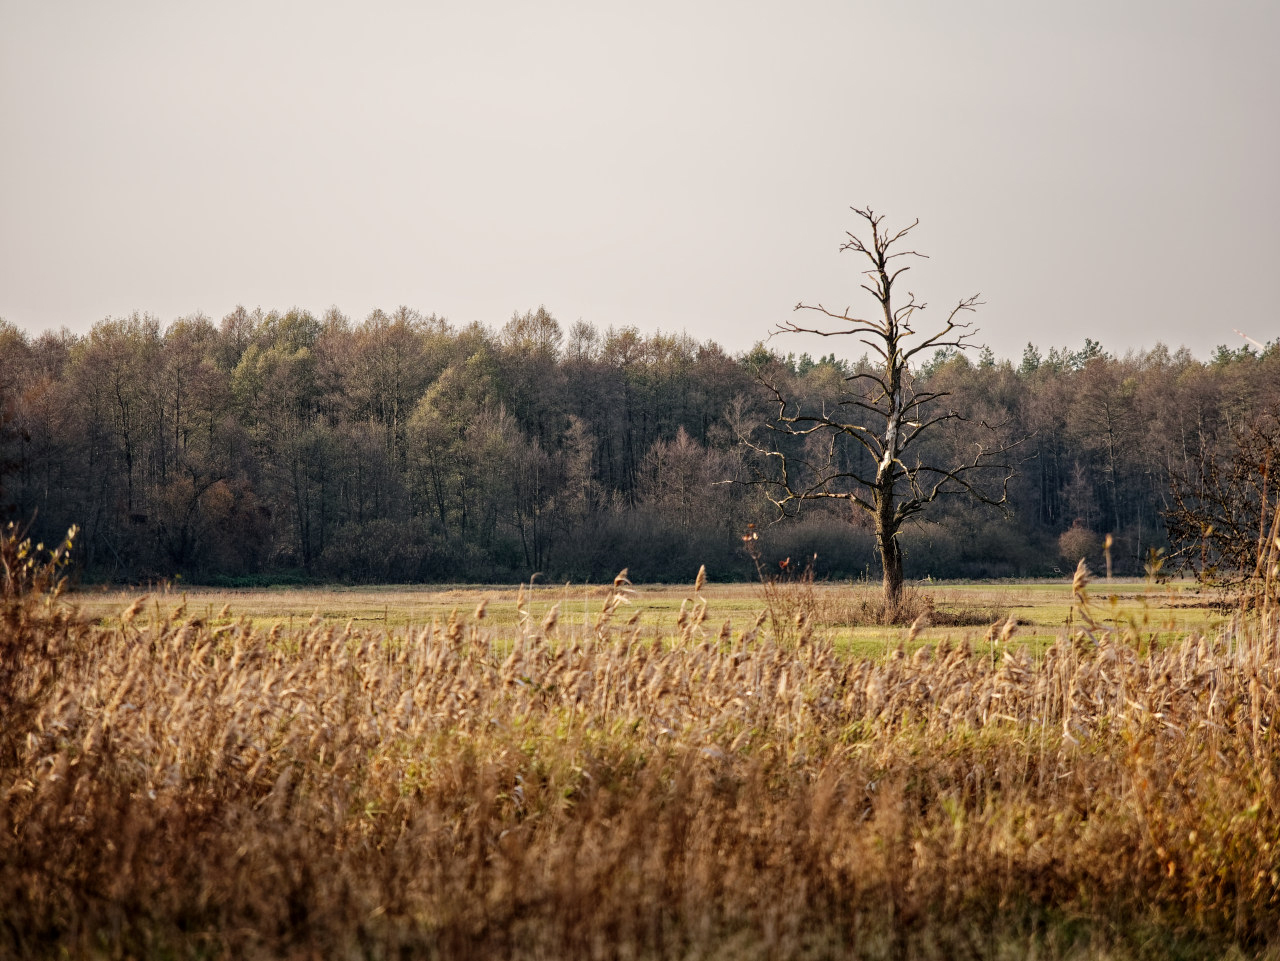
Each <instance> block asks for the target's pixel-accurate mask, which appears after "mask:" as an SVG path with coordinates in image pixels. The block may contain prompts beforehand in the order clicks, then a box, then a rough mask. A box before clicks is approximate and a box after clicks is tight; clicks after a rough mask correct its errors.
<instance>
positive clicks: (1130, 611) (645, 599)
mask: <svg viewBox="0 0 1280 961" xmlns="http://www.w3.org/2000/svg"><path fill="white" fill-rule="evenodd" d="M611 593H612V586H611V585H599V584H573V583H568V584H545V583H541V582H539V581H536V580H535V581H534V582H533V583H531V584H527V585H516V584H495V585H474V584H466V585H446V586H435V585H383V586H378V587H367V586H355V587H351V586H341V585H330V586H326V587H309V588H299V587H280V588H258V589H240V590H225V589H216V588H201V587H191V588H187V587H182V586H181V585H175V584H174V583H172V582H164V583H161V584H159V585H147V586H145V587H133V588H112V589H101V588H99V589H96V590H85V591H79V592H76V593H75V594H73V595H71V597H70V600H71V602H72V603H73V604H74V605H75V606H76V607H77V609H78V610H79V611H80V612H81V613H82V614H83V615H84V616H86V617H88V618H89V619H90V620H92V621H94V622H95V623H97V624H99V625H103V626H110V625H112V624H113V623H115V622H116V619H118V617H119V615H120V613H121V612H122V611H124V610H125V609H126V608H128V607H129V606H130V605H131V604H132V603H134V602H135V601H136V600H137V599H138V598H139V597H144V598H145V601H144V606H143V607H142V609H141V610H140V612H139V614H140V616H141V617H142V618H143V619H144V622H149V621H154V620H164V619H165V618H166V617H168V616H170V615H171V613H172V612H173V611H174V610H175V608H178V607H181V608H182V610H183V612H184V613H185V614H190V615H191V616H193V617H196V618H199V619H200V620H201V621H202V622H204V623H208V624H212V625H214V626H217V625H226V624H230V623H232V622H237V623H239V622H241V621H246V622H247V623H249V624H251V625H253V626H254V627H257V628H263V629H267V630H270V629H271V628H272V627H273V626H275V625H276V624H280V625H281V628H282V629H283V630H285V631H286V632H289V633H292V632H293V631H295V630H296V629H297V628H298V627H300V626H301V625H304V624H309V623H311V622H312V621H313V620H315V619H318V621H319V622H320V623H322V624H324V625H326V626H329V625H336V626H339V627H345V626H346V625H348V624H350V625H351V626H352V627H353V628H366V629H375V630H383V631H404V632H410V633H412V632H415V631H418V630H421V629H423V628H429V627H430V626H431V625H432V624H433V623H434V624H436V626H437V627H439V625H441V624H444V623H447V622H448V620H449V618H450V617H454V616H457V615H460V614H466V613H468V612H470V611H473V610H474V609H475V608H476V607H477V606H478V605H479V604H481V603H482V602H483V603H484V604H485V612H486V619H487V624H488V625H489V626H490V627H491V628H494V629H497V628H509V627H513V626H515V625H517V624H518V623H519V621H520V618H521V613H520V611H519V610H517V605H523V606H524V607H525V608H527V609H528V611H529V612H530V614H529V616H531V617H534V618H538V619H541V618H542V617H543V616H545V615H546V613H547V612H548V611H549V610H550V609H551V608H552V607H557V609H558V617H559V619H560V621H561V623H562V624H564V625H566V627H567V626H570V625H572V626H575V627H577V628H579V629H582V630H589V628H590V625H591V623H592V621H593V618H594V617H595V615H596V614H597V613H598V612H599V609H600V606H601V604H602V603H603V602H604V600H605V599H607V598H608V597H609V596H610V594H611ZM1094 593H1095V595H1096V596H1097V600H1098V603H1099V605H1100V607H1101V613H1100V620H1101V621H1102V622H1103V623H1104V624H1106V625H1107V626H1109V627H1115V628H1118V629H1121V630H1125V629H1127V630H1129V631H1131V632H1136V634H1138V635H1140V636H1141V637H1142V638H1143V643H1145V644H1149V643H1156V644H1157V645H1158V644H1161V643H1166V642H1172V641H1175V640H1178V639H1180V638H1182V637H1185V636H1187V635H1188V634H1190V633H1192V632H1200V633H1206V632H1209V633H1211V632H1213V631H1215V630H1217V629H1218V628H1220V627H1221V626H1222V625H1224V624H1225V623H1227V622H1229V620H1230V611H1229V610H1228V609H1227V608H1225V607H1224V605H1223V602H1222V598H1221V597H1220V596H1219V595H1217V594H1215V593H1214V592H1212V591H1207V590H1203V589H1202V588H1201V587H1200V586H1199V585H1198V584H1197V583H1196V582H1195V581H1194V580H1189V579H1180V580H1178V579H1175V580H1169V581H1164V582H1162V583H1155V582H1153V581H1149V580H1144V579H1142V578H1132V577H1130V578H1112V579H1109V580H1101V581H1099V582H1098V583H1097V585H1095V591H1094ZM908 595H909V601H908V602H909V603H913V602H914V603H915V604H916V605H917V607H921V606H922V604H923V603H924V601H925V599H927V601H928V603H929V604H930V605H932V607H933V611H932V612H931V613H926V615H925V617H924V619H923V620H922V622H921V623H920V625H919V626H918V628H917V629H916V630H915V631H914V632H910V631H908V629H907V627H906V626H903V625H898V626H885V625H881V624H877V623H868V621H874V618H869V617H868V616H867V614H866V611H867V610H868V609H869V608H871V607H872V606H873V605H874V604H875V603H876V602H877V601H878V599H879V596H880V588H879V585H875V584H867V583H860V582H854V581H833V582H821V581H819V582H807V581H804V580H803V579H801V580H797V581H794V582H790V583H787V582H776V583H774V584H773V585H771V587H770V588H764V587H762V586H761V585H760V584H758V583H741V582H739V583H728V584H717V583H714V582H708V583H706V584H704V585H703V587H702V589H701V591H700V592H699V597H700V598H702V599H704V600H705V601H706V604H707V611H706V616H707V619H708V621H709V622H712V621H714V626H715V627H716V628H717V629H720V628H721V627H723V626H724V625H725V623H726V622H727V624H728V630H729V632H730V633H732V632H733V631H734V630H742V629H745V628H746V627H749V626H750V625H751V624H753V623H754V622H755V620H756V619H757V618H758V617H759V616H760V614H761V612H763V611H767V612H769V613H770V615H776V620H777V621H778V623H777V624H776V625H775V623H774V621H775V618H774V616H770V617H767V618H766V621H765V622H764V624H763V625H762V626H763V627H764V632H765V634H767V635H770V636H772V635H774V634H776V635H777V636H776V638H775V639H776V640H778V641H785V640H786V639H787V638H788V637H789V636H791V635H793V634H794V633H795V630H794V619H795V615H796V614H797V613H798V612H799V611H801V610H803V611H804V612H805V615H806V617H807V618H808V620H809V621H810V624H811V626H812V627H813V629H814V630H815V631H817V632H818V633H820V634H822V636H823V638H824V639H825V640H827V641H829V642H830V643H831V644H832V645H833V647H834V648H835V649H836V650H837V651H838V652H839V653H841V654H847V655H850V656H867V657H876V656H883V655H884V653H885V652H886V651H887V650H892V649H893V648H894V647H896V646H898V645H899V644H905V645H906V647H907V649H908V651H909V652H913V651H914V650H915V649H916V648H918V647H920V646H922V645H929V644H938V643H941V642H943V641H944V640H949V641H951V642H954V643H960V642H963V641H966V640H967V641H968V642H969V643H971V644H972V645H974V646H975V648H976V649H978V650H989V647H990V640H991V638H989V637H988V636H987V635H988V633H989V632H990V629H991V627H992V626H995V628H996V630H995V631H994V632H993V633H994V634H995V635H996V636H997V637H998V636H999V634H1000V632H1001V630H1002V629H1003V628H1004V626H1005V625H1006V624H1007V623H1008V621H1009V620H1010V619H1011V618H1012V619H1013V620H1014V621H1015V622H1016V625H1015V627H1014V628H1013V630H1012V635H1011V636H1013V637H1016V638H1017V640H1018V642H1019V644H1021V645H1024V646H1026V647H1027V649H1028V650H1029V651H1030V652H1032V653H1034V654H1039V653H1041V652H1043V651H1044V650H1045V649H1047V648H1048V647H1049V646H1050V645H1051V644H1053V642H1054V641H1055V640H1056V639H1057V638H1058V637H1059V635H1060V634H1061V633H1062V632H1063V631H1064V630H1069V629H1070V628H1071V626H1072V623H1073V603H1072V579H1071V578H1070V577H1064V578H1056V579H1052V580H1020V581H1014V580H1009V581H989V582H940V583H933V582H927V583H926V582H920V583H917V584H914V585H912V586H910V587H909V588H908ZM689 601H690V588H689V586H688V585H672V584H640V585H634V586H629V592H628V595H627V604H626V610H627V619H628V620H630V619H631V618H632V617H636V620H635V622H634V624H633V626H636V625H638V626H639V627H640V628H641V634H642V636H644V637H646V638H649V639H661V638H663V637H668V636H670V635H671V634H672V633H674V632H675V631H676V629H677V625H678V621H679V619H680V610H681V606H682V605H685V606H686V607H687V606H688V603H689ZM908 635H910V641H909V642H908V640H907V638H908ZM1007 640H1008V639H1007V638H1006V643H1007Z"/></svg>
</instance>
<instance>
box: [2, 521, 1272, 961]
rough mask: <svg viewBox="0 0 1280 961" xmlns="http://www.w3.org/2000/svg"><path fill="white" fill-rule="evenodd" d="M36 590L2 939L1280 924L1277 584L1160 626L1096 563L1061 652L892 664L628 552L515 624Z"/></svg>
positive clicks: (564, 937) (1159, 934)
mask: <svg viewBox="0 0 1280 961" xmlns="http://www.w3.org/2000/svg"><path fill="white" fill-rule="evenodd" d="M11 548H12V544H10V549H11ZM698 586H699V587H700V585H698ZM46 587H47V585H42V586H40V588H39V589H29V590H27V591H26V592H25V593H21V592H17V591H15V592H13V593H12V594H11V595H9V596H6V598H5V601H4V603H5V605H6V607H5V611H4V616H5V620H4V625H5V627H4V630H5V635H4V637H5V644H6V645H8V646H7V647H6V651H8V652H9V653H11V654H13V655H14V658H15V660H14V662H13V663H15V664H18V665H19V666H18V668H17V673H16V674H15V675H14V677H15V679H14V680H13V681H12V683H10V687H9V688H7V689H6V690H5V691H3V692H0V693H3V696H4V697H5V698H6V699H7V700H6V702H5V703H4V704H3V705H2V706H3V707H4V708H5V709H6V720H5V738H4V741H3V743H4V744H5V745H7V748H6V750H5V752H4V753H3V754H0V954H4V955H7V956H13V957H36V958H39V957H50V958H51V957H62V956H66V955H70V956H74V957H99V956H101V957H165V958H169V957H193V958H195V957H201V958H203V957H210V956H219V957H234V958H242V957H247V958H255V957H264V958H265V957H336V958H345V957H377V958H386V957H403V956H413V957H419V956H421V957H440V958H466V957H530V958H534V957H536V958H565V957H592V958H594V957H605V958H609V957H627V958H641V957H645V958H647V957H725V958H728V957H734V958H738V957H746V958H751V957H760V958H774V957H815V958H817V957H831V956H853V957H990V956H996V955H1000V954H1007V955H1008V956H1023V955H1025V954H1026V952H1027V951H1028V950H1035V951H1037V952H1038V953H1039V954H1040V955H1041V956H1048V957H1052V956H1080V954H1081V953H1082V952H1084V953H1090V952H1093V953H1099V952H1100V953H1105V954H1107V956H1111V957H1118V956H1128V955H1133V956H1142V955H1144V954H1145V955H1146V956H1158V955H1160V954H1162V953H1164V952H1165V951H1174V950H1177V951H1181V952H1183V953H1184V956H1196V955H1197V953H1198V952H1200V953H1203V954H1204V955H1205V956H1210V955H1212V954H1214V953H1216V952H1220V951H1222V950H1226V949H1227V948H1228V947H1229V946H1232V945H1234V946H1235V947H1236V948H1237V949H1239V950H1244V951H1247V952H1255V953H1265V952H1271V953H1272V954H1273V955H1274V953H1275V952H1276V950H1277V943H1276V941H1275V940H1274V938H1275V936H1276V932H1277V931H1278V930H1280V894H1278V891H1280V879H1278V878H1277V864H1278V862H1277V857H1276V851H1277V850H1278V848H1277V845H1280V803H1278V802H1280V796H1278V793H1280V789H1278V788H1277V784H1280V764H1278V763H1277V758H1278V756H1280V755H1277V750H1276V748H1277V741H1276V735H1275V731H1274V723H1275V719H1276V718H1277V716H1280V624H1278V622H1277V618H1276V617H1275V615H1274V612H1272V613H1270V614H1269V615H1268V616H1267V618H1266V619H1254V620H1250V621H1246V620H1243V619H1241V620H1239V621H1237V622H1236V623H1235V624H1234V625H1233V626H1232V627H1231V629H1230V630H1228V631H1227V632H1225V633H1223V634H1222V635H1220V636H1217V637H1203V636H1191V637H1187V638H1186V639H1185V640H1184V641H1183V642H1182V643H1181V644H1178V645H1175V646H1171V647H1167V648H1165V649H1162V650H1158V651H1155V652H1152V653H1149V654H1147V655H1144V656H1139V655H1138V654H1137V652H1136V650H1135V646H1134V645H1133V644H1132V643H1130V642H1129V641H1128V640H1127V639H1126V638H1124V637H1122V636H1117V635H1115V634H1113V633H1109V632H1108V631H1107V630H1106V629H1103V628H1100V627H1097V625H1096V622H1094V623H1092V624H1091V623H1090V622H1089V620H1088V619H1087V602H1088V597H1087V582H1086V579H1085V576H1084V574H1083V572H1081V575H1080V578H1079V579H1078V584H1077V587H1078V589H1079V592H1080V598H1081V602H1082V608H1083V609H1084V611H1085V615H1086V619H1085V620H1084V623H1085V624H1086V628H1087V630H1088V631H1089V632H1090V634H1092V636H1090V634H1086V633H1084V632H1079V633H1077V634H1076V635H1075V636H1072V637H1063V638H1062V639H1061V640H1060V641H1059V642H1058V643H1057V644H1055V645H1054V646H1053V647H1052V648H1050V649H1049V650H1048V652H1047V653H1046V654H1045V655H1044V656H1043V657H1042V658H1040V659H1038V660H1034V661H1033V660H1032V659H1031V658H1030V657H1029V656H1028V655H1027V654H1026V653H1025V652H1020V651H1017V650H1012V649H1008V647H1007V646H1006V650H1005V651H1004V652H1003V654H1002V656H1000V657H999V658H998V659H996V660H995V661H993V660H991V659H989V658H988V657H985V656H983V657H978V656H975V655H974V654H973V652H972V651H971V650H970V649H969V648H968V647H967V645H963V646H958V647H951V646H949V645H944V646H941V647H938V648H936V649H928V648H924V649H921V650H919V651H917V652H916V653H915V654H914V655H913V656H910V657H908V656H907V655H906V654H905V653H904V651H903V649H902V648H899V649H898V650H897V651H893V652H891V653H890V654H889V655H888V656H887V657H886V658H885V659H884V660H883V661H880V662H873V661H853V660H849V659H846V658H842V657H841V656H839V655H837V653H836V652H835V651H834V650H833V649H832V647H831V646H830V645H829V644H828V643H827V642H826V641H825V640H823V638H822V637H820V636H817V635H815V633H814V632H813V631H811V630H808V631H806V630H805V626H804V624H803V623H802V624H799V625H797V626H796V627H795V628H794V630H793V632H792V634H791V643H790V644H789V645H787V646H782V645H779V644H777V643H774V642H773V640H771V639H765V638H763V637H762V635H761V633H760V629H761V626H762V623H763V621H762V620H761V621H757V623H756V624H755V625H754V626H753V627H751V628H749V629H748V630H746V631H741V632H734V631H732V630H731V629H730V628H729V627H728V626H726V627H725V628H723V629H720V630H719V633H718V635H717V634H716V629H715V628H712V629H711V632H710V633H709V632H708V630H707V629H706V627H705V625H706V617H707V610H706V601H705V599H704V598H702V596H701V594H700V593H699V591H697V590H695V591H694V592H693V596H692V597H691V599H690V603H689V606H688V609H687V610H686V611H685V612H684V613H683V614H682V617H681V621H680V629H679V632H678V633H677V634H676V635H674V636H671V637H668V638H664V639H662V642H661V643H654V642H652V641H651V640H647V639H644V638H642V637H641V636H640V634H639V629H638V628H636V627H634V626H627V625H616V624H615V623H614V615H615V612H616V611H617V609H618V607H619V606H620V605H621V604H623V603H625V601H626V600H627V597H628V595H629V592H628V587H629V584H628V582H627V581H626V579H625V577H620V578H619V581H618V582H617V583H616V584H615V586H614V589H613V591H612V592H610V594H609V596H608V598H607V599H606V601H605V602H604V605H603V608H602V610H601V611H600V613H599V616H598V617H597V618H596V620H595V622H594V624H593V625H592V626H591V627H590V628H583V627H582V626H581V625H579V626H576V627H574V626H572V625H570V623H569V620H570V619H559V618H558V617H557V613H558V612H557V610H556V608H552V609H551V610H550V611H547V612H544V613H543V616H542V617H541V618H539V617H538V616H536V615H535V614H534V612H533V611H532V610H531V609H530V608H529V602H528V601H527V600H526V599H525V598H523V597H522V599H521V605H522V606H521V610H522V613H523V614H524V615H525V616H524V617H522V620H521V626H520V627H519V628H517V629H514V630H513V631H512V632H511V633H508V634H505V635H500V634H497V633H494V632H491V631H488V630H486V629H485V628H484V627H483V626H482V625H483V622H482V621H481V620H480V618H479V616H480V614H482V611H477V616H476V617H475V618H473V619H471V620H469V621H468V620H466V619H465V618H463V617H459V616H457V615H456V614H455V616H454V617H452V618H450V620H449V622H448V623H447V624H444V625H440V624H433V625H432V626H430V627H428V628H426V629H424V630H420V631H412V632H408V633H393V632H387V631H371V630H355V629H352V627H351V626H348V627H347V628H346V629H344V630H338V629H336V628H334V627H325V626H323V625H320V624H316V625H309V626H308V627H306V628H302V629H299V630H296V631H293V632H285V631H281V630H276V629H273V630H272V631H270V632H262V631H257V630H254V629H252V628H251V627H250V626H248V625H247V624H246V623H244V622H243V621H242V622H234V621H226V620H225V619H219V620H222V621H223V622H222V623H219V622H218V621H217V620H215V621H211V622H207V623H206V622H202V621H199V620H197V619H192V618H189V617H186V616H185V615H184V614H183V613H177V612H175V613H174V614H171V615H169V616H164V614H163V612H160V611H158V610H157V612H156V615H155V616H154V617H153V618H151V619H149V620H148V618H147V616H146V614H145V613H138V611H135V612H134V614H135V616H134V617H132V618H121V621H120V626H119V627H115V628H112V629H105V628H96V627H88V626H85V625H77V624H76V622H75V619H74V617H72V616H71V615H70V614H69V613H67V612H65V611H63V610H62V609H61V608H58V607H57V605H56V604H54V603H52V602H50V600H49V599H48V597H47V592H46V590H45V588H46ZM138 610H139V611H144V608H142V607H139V609H138ZM41 612H43V614H42V613H41ZM801 613H803V612H801ZM1095 628H1096V629H1095ZM1011 633H1012V627H1011V626H1010V625H1009V623H1006V624H1005V625H1004V630H1003V631H1002V636H1001V640H1002V641H1004V642H1008V641H1009V640H1010V635H1011ZM51 637H52V638H56V643H53V642H51V641H50V638H51ZM15 692H17V693H15ZM19 703H20V704H23V705H25V707H23V709H22V711H20V712H18V713H16V714H12V715H11V714H10V713H9V709H10V708H11V706H12V705H13V704H19ZM11 718H12V719H11Z"/></svg>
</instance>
